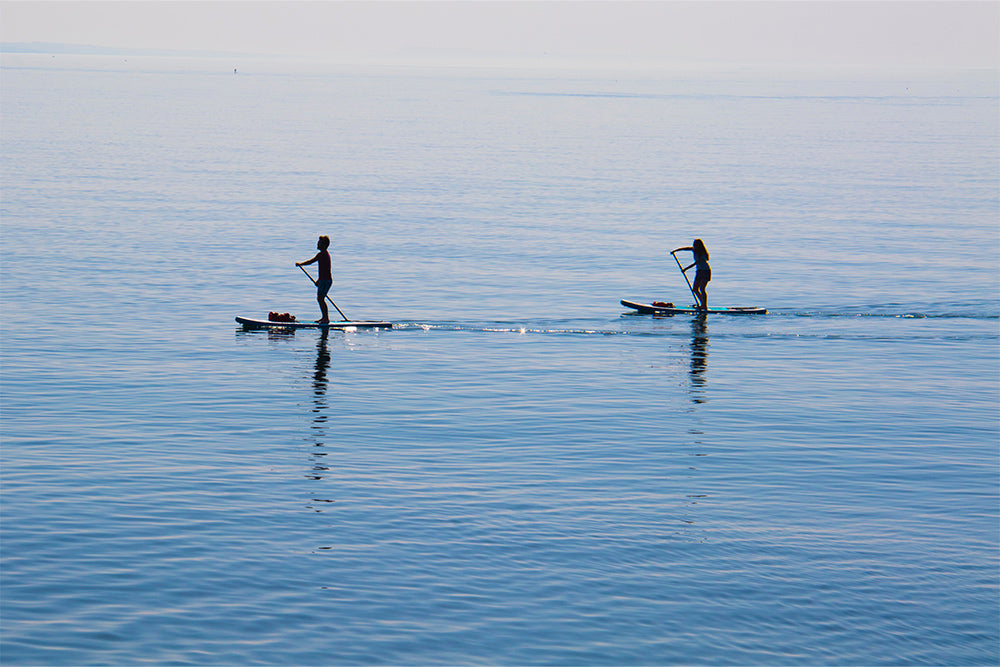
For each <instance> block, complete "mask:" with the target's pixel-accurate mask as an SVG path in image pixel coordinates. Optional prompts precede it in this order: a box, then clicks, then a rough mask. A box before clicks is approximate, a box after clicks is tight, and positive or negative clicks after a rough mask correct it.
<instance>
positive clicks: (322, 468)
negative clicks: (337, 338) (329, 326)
mask: <svg viewBox="0 0 1000 667" xmlns="http://www.w3.org/2000/svg"><path fill="white" fill-rule="evenodd" d="M328 338H329V331H327V330H326V329H323V330H322V331H320V334H319V336H318V337H317V339H316V363H315V365H314V367H313V376H312V387H313V408H312V412H313V423H312V433H313V440H314V445H315V447H314V448H313V451H312V454H311V457H310V458H311V459H312V472H311V473H310V474H309V475H307V477H309V479H315V480H320V479H323V476H324V474H325V473H326V472H327V471H328V470H329V467H328V466H326V465H324V460H323V458H322V457H324V456H326V452H325V451H323V447H325V443H326V426H327V420H328V419H329V415H328V414H327V407H328V406H327V397H326V385H327V379H326V375H327V369H329V368H330V349H329V347H328V346H327V340H328ZM325 502H333V501H330V500H327V501H325Z"/></svg>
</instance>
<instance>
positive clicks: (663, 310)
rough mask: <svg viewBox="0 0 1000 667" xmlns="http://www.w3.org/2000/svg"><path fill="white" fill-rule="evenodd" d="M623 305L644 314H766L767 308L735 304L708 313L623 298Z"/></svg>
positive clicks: (695, 309) (697, 309) (710, 309)
mask: <svg viewBox="0 0 1000 667" xmlns="http://www.w3.org/2000/svg"><path fill="white" fill-rule="evenodd" d="M622 305H623V306H626V307H628V308H632V309H633V310H635V311H637V312H638V313H639V314H642V315H701V314H708V315H764V314H766V313H767V308H761V307H760V306H742V307H738V306H734V307H730V308H711V307H710V308H709V309H708V311H707V313H706V311H704V310H701V309H700V308H678V307H670V306H654V305H653V304H651V303H636V302H635V301H628V300H626V299H622Z"/></svg>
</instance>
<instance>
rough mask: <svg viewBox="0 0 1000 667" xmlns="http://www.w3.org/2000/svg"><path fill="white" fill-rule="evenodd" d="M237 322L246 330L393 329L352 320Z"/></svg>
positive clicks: (247, 319)
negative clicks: (324, 321)
mask: <svg viewBox="0 0 1000 667" xmlns="http://www.w3.org/2000/svg"><path fill="white" fill-rule="evenodd" d="M236 321H237V322H239V323H240V324H242V325H243V328H245V329H264V328H271V329H391V328H392V322H377V321H373V320H357V321H355V320H352V321H345V322H330V323H328V324H319V323H318V322H272V321H271V320H257V319H254V318H252V317H241V316H239V315H237V316H236Z"/></svg>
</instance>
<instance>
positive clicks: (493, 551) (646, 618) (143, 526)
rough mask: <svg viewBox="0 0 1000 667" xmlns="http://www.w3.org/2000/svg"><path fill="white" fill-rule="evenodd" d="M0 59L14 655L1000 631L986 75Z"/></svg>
mask: <svg viewBox="0 0 1000 667" xmlns="http://www.w3.org/2000/svg"><path fill="white" fill-rule="evenodd" d="M234 66H238V67H239V69H238V72H237V73H234V71H233V67H234ZM0 83H2V88H0V93H2V105H0V114H2V115H0V121H2V123H0V138H2V154H3V159H2V204H0V205H2V236H0V243H2V265H0V270H2V274H0V278H2V281H0V290H2V311H3V318H2V323H0V331H2V367H0V372H2V404H0V409H2V412H0V415H2V450H0V454H2V459H0V463H2V468H0V482H2V487H0V492H2V497H0V500H2V504H0V510H2V516H0V519H2V524H0V530H2V541H0V555H2V569H0V584H2V591H0V592H2V595H0V660H2V661H3V663H4V664H9V665H40V664H46V665H83V664H88V665H91V664H93V665H100V664H111V665H125V664H142V663H152V664H202V665H236V664H239V665H252V664H260V665H278V664H282V665H357V664H391V665H474V664H499V665H512V664H519V665H542V664H545V665H668V664H739V665H817V664H827V665H910V664H933V665H993V664H996V662H997V661H998V660H1000V648H998V641H1000V639H998V635H1000V632H998V628H1000V615H998V573H1000V563H998V542H1000V511H998V510H1000V507H998V475H1000V465H998V441H1000V409H998V405H1000V345H998V342H1000V231H998V220H1000V201H998V191H1000V185H998V184H1000V157H998V155H1000V129H998V126H1000V113H998V111H1000V105H998V81H997V76H996V73H995V72H992V73H980V74H968V73H943V72H939V73H935V74H904V73H885V74H872V73H866V72H853V73H851V72H818V71H811V72H807V71H799V72H784V73H779V74H775V73H766V72H752V71H747V72H722V71H712V72H710V71H704V72H695V71H688V72H667V73H664V72H651V71H650V72H631V73H622V72H612V71H592V72H578V71H550V72H542V71H504V70H479V71H472V70H458V69H454V70H446V69H437V70H431V69H416V68H414V69H377V68H370V69H337V68H332V67H330V68H325V69H324V68H322V67H311V66H306V65H303V64H300V63H282V64H276V63H266V62H264V61H257V62H253V61H251V62H244V63H230V62H228V61H225V62H220V61H203V60H179V59H173V60H170V59H157V58H145V59H143V58H134V57H128V58H127V59H126V58H121V57H119V58H98V57H81V56H62V55H60V56H55V57H52V56H30V55H12V54H7V55H5V56H4V58H3V68H2V81H0ZM319 234H327V235H329V236H330V237H331V239H332V240H333V245H332V248H331V250H332V251H333V256H334V277H335V280H336V282H335V285H334V288H333V291H332V293H331V295H332V296H333V298H334V300H335V301H336V303H337V305H338V306H339V307H340V308H341V309H342V310H343V312H344V313H345V314H347V315H348V316H349V317H352V318H355V319H363V318H382V319H388V320H392V321H393V322H395V323H396V324H397V326H396V328H394V329H393V330H391V331H380V332H369V331H356V332H346V333H344V332H330V333H329V334H321V333H319V332H316V331H308V330H304V331H298V332H295V333H267V332H244V331H242V330H241V329H240V328H239V327H238V325H236V324H235V322H234V321H233V318H234V316H236V315H248V316H257V317H261V316H266V314H267V312H268V311H270V310H280V311H283V312H284V311H289V312H292V313H294V314H296V315H298V316H299V317H300V318H310V319H311V318H315V317H317V316H318V309H317V306H316V303H315V299H314V296H313V289H312V286H311V284H310V283H309V281H308V280H307V279H306V277H305V276H304V275H302V272H301V271H299V270H298V269H296V268H295V262H296V261H301V260H305V259H308V258H309V257H311V256H312V254H313V253H314V252H315V242H316V237H317V236H318V235H319ZM695 237H699V238H702V239H704V241H705V243H706V245H707V246H708V249H709V251H710V252H711V256H712V268H713V272H714V278H713V281H712V282H711V284H710V286H709V298H710V303H711V304H712V305H762V306H766V307H767V308H768V309H770V313H769V314H768V315H766V316H750V317H731V318H725V317H721V316H719V317H710V318H708V319H706V320H699V319H697V318H691V317H673V318H652V317H638V316H629V315H626V314H624V313H623V311H624V310H625V309H624V308H623V307H622V306H621V305H620V304H619V300H620V299H622V298H628V299H634V300H653V299H659V300H669V301H673V302H675V303H678V304H688V303H690V302H691V301H690V294H689V293H688V288H687V285H686V284H685V282H684V280H683V277H682V276H681V274H680V272H679V271H678V269H677V265H676V264H674V262H673V260H672V258H671V257H670V255H669V254H668V251H669V250H671V249H672V248H675V247H678V246H684V245H690V243H691V241H692V240H693V239H694V238H695ZM313 268H314V267H313ZM313 273H314V275H315V271H313Z"/></svg>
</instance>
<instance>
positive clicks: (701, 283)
mask: <svg viewBox="0 0 1000 667" xmlns="http://www.w3.org/2000/svg"><path fill="white" fill-rule="evenodd" d="M681 250H690V251H691V252H692V253H694V263H693V264H690V265H688V266H686V267H684V268H683V269H681V271H687V270H688V269H690V268H691V267H692V266H696V267H698V270H697V271H696V272H695V274H694V285H692V286H691V290H692V291H693V292H694V296H695V298H696V299H698V301H700V302H701V303H700V304H698V307H699V308H701V309H702V310H708V294H707V293H706V292H705V287H707V286H708V281H709V280H711V279H712V267H710V266H709V265H708V248H706V247H705V244H704V243H703V242H702V240H701V239H695V240H694V243H693V244H692V245H690V246H687V247H684V248H677V249H676V250H671V251H670V254H671V255H674V254H676V253H678V252H680V251H681Z"/></svg>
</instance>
